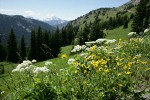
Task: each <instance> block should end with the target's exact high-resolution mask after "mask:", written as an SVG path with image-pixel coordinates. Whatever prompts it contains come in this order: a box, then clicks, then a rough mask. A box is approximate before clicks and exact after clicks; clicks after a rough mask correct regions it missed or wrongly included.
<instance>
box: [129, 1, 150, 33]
mask: <svg viewBox="0 0 150 100" xmlns="http://www.w3.org/2000/svg"><path fill="white" fill-rule="evenodd" d="M149 3H150V1H149V0H141V1H140V3H139V4H138V5H137V8H136V14H135V17H134V19H133V23H132V30H133V31H136V32H137V33H139V32H141V31H143V30H144V29H145V28H147V26H148V23H147V22H148V20H149V12H147V11H148V9H149V6H148V5H149Z"/></svg>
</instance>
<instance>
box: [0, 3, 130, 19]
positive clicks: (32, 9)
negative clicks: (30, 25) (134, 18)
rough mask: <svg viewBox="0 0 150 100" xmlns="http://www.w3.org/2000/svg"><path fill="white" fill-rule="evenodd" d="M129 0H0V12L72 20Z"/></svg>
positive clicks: (38, 17) (37, 17)
mask: <svg viewBox="0 0 150 100" xmlns="http://www.w3.org/2000/svg"><path fill="white" fill-rule="evenodd" d="M128 1H130V0H0V13H2V14H8V15H23V16H25V17H28V16H31V17H33V18H36V19H45V18H50V17H52V16H56V17H59V18H62V19H67V20H72V19H76V18H77V17H80V16H82V15H84V14H86V13H88V12H89V11H91V10H95V9H98V8H101V7H118V6H121V5H122V4H124V3H126V2H128Z"/></svg>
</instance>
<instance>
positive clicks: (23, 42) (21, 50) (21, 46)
mask: <svg viewBox="0 0 150 100" xmlns="http://www.w3.org/2000/svg"><path fill="white" fill-rule="evenodd" d="M20 56H21V59H22V60H25V57H26V46H25V41H24V36H22V38H21V44H20Z"/></svg>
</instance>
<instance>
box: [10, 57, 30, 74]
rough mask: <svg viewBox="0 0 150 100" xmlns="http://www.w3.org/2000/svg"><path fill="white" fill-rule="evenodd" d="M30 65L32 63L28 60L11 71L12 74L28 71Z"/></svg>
mask: <svg viewBox="0 0 150 100" xmlns="http://www.w3.org/2000/svg"><path fill="white" fill-rule="evenodd" d="M31 65H32V62H31V61H29V60H26V61H23V62H22V63H21V64H19V65H18V66H17V67H16V68H15V69H13V70H12V72H18V71H19V72H23V71H25V70H28V69H30V68H31V67H33V66H31Z"/></svg>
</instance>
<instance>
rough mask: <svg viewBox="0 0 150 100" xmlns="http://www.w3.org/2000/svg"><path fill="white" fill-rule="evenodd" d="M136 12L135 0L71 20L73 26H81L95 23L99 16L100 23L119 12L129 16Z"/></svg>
mask: <svg viewBox="0 0 150 100" xmlns="http://www.w3.org/2000/svg"><path fill="white" fill-rule="evenodd" d="M134 12H135V1H130V2H127V3H126V4H124V5H122V6H119V7H116V8H115V7H114V8H99V9H96V10H93V11H90V12H89V13H87V14H85V15H83V16H80V17H78V18H77V19H75V20H73V21H71V22H70V24H72V25H73V26H80V27H84V25H85V23H87V24H91V23H93V21H94V19H95V18H96V17H98V18H99V20H100V23H103V22H106V21H109V19H110V17H112V18H114V17H116V15H117V14H120V15H122V16H124V15H127V16H128V17H130V16H131V14H133V13H134Z"/></svg>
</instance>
